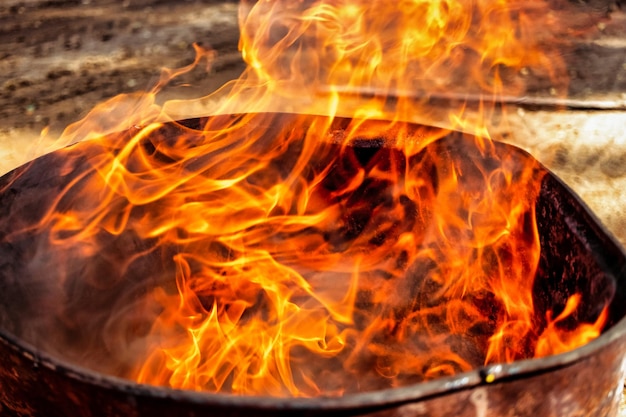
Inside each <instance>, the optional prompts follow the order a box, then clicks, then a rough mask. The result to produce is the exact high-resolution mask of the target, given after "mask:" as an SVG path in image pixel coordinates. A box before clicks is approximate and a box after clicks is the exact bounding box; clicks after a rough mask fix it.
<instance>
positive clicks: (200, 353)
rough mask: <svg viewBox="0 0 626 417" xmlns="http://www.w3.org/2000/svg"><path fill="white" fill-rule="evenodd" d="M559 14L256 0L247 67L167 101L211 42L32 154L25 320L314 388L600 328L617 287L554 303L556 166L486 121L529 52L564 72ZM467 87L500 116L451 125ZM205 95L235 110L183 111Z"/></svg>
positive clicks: (77, 342)
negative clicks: (554, 46)
mask: <svg viewBox="0 0 626 417" xmlns="http://www.w3.org/2000/svg"><path fill="white" fill-rule="evenodd" d="M547 10H548V9H547V6H546V5H545V4H543V2H539V1H531V2H528V1H524V2H522V1H515V0H507V1H504V0H480V1H477V2H464V1H457V0H447V1H431V0H428V1H421V0H412V1H400V2H389V1H386V0H385V1H382V0H381V1H372V0H367V1H365V0H358V1H355V0H351V1H327V0H317V1H312V0H308V1H300V2H294V1H280V0H275V1H263V2H258V3H254V4H247V2H244V4H243V5H242V8H241V29H242V33H241V43H240V46H241V49H242V52H243V56H244V59H245V60H246V61H247V63H248V64H249V68H248V70H247V71H246V73H244V75H243V76H242V77H241V79H239V80H237V81H235V82H233V83H231V84H228V85H226V86H225V87H224V88H223V89H222V90H221V91H219V92H217V93H216V94H214V95H212V96H210V97H208V98H204V99H200V100H198V101H196V102H186V103H180V102H169V103H166V104H165V105H164V106H162V107H158V106H156V105H155V104H154V99H155V95H156V92H157V90H158V88H161V87H162V86H163V85H164V84H165V83H167V82H168V81H169V80H171V79H172V78H175V77H176V76H178V75H179V74H181V73H184V72H185V71H188V70H191V69H192V67H194V66H196V65H197V64H198V63H199V62H200V61H201V60H202V59H204V58H208V57H210V55H211V52H210V51H204V50H201V49H200V48H198V60H197V62H196V63H195V64H194V65H193V66H191V67H189V68H185V69H182V70H180V71H166V72H165V75H164V78H163V80H162V82H161V83H160V84H159V86H157V88H156V89H155V91H154V92H153V93H149V94H145V95H143V96H141V98H140V100H138V101H137V102H136V107H135V108H134V109H133V112H132V114H131V115H129V116H128V118H126V119H124V120H123V121H121V122H120V121H116V122H115V123H110V120H109V121H106V122H103V116H104V115H112V114H116V113H115V111H112V110H111V107H114V106H116V105H117V104H116V103H118V101H113V102H110V103H106V104H104V105H102V106H100V107H99V108H97V109H95V110H94V111H93V112H92V114H91V115H90V116H89V117H88V118H87V119H85V120H84V121H81V122H80V123H78V124H76V125H74V126H71V127H70V128H68V130H67V131H66V133H65V136H64V138H63V143H65V144H67V143H73V142H77V141H79V140H80V141H82V143H78V144H76V145H75V146H71V147H67V148H63V149H61V150H57V151H56V152H54V154H52V155H53V156H52V157H50V158H49V159H47V160H46V161H48V162H46V163H45V164H43V163H39V164H37V163H34V164H33V165H32V170H42V172H37V171H35V172H34V173H35V174H36V175H35V177H37V176H41V177H46V176H48V175H49V174H48V172H51V173H54V174H55V175H54V176H50V177H48V178H47V179H46V180H45V181H42V182H41V183H38V184H37V187H41V188H38V191H36V192H33V195H32V200H31V199H30V198H29V199H27V204H25V207H23V211H22V210H20V213H17V212H12V213H10V215H8V216H5V217H4V218H3V220H2V222H3V224H2V230H10V231H11V232H10V233H8V234H7V235H5V236H4V237H3V245H9V246H11V247H17V248H19V250H20V253H23V259H25V260H27V261H28V265H29V266H28V267H27V271H28V273H29V274H30V276H29V279H30V280H31V281H30V283H29V284H28V286H29V288H28V290H29V291H35V292H36V293H37V296H36V297H35V298H34V299H35V300H37V303H36V304H37V308H38V309H39V313H37V314H35V315H34V316H33V317H32V318H31V319H29V320H30V321H29V324H28V326H25V327H26V330H24V329H23V330H21V332H23V334H24V335H25V337H26V338H27V339H28V340H30V341H32V342H33V343H34V344H36V345H39V346H45V349H46V350H47V351H49V352H53V353H55V354H57V355H59V356H61V357H65V358H70V359H71V360H72V361H74V362H77V363H80V364H83V365H84V366H87V367H89V368H92V369H95V370H98V371H102V372H104V373H108V374H113V375H118V376H122V377H125V378H129V379H132V380H135V381H137V382H140V383H146V384H153V385H162V386H166V387H172V388H182V389H189V390H200V391H209V392H222V393H234V394H245V395H264V396H305V397H312V396H341V395H344V394H348V393H355V392H363V391H371V390H378V389H383V388H391V387H399V386H405V385H408V384H413V383H417V382H422V381H427V380H431V379H434V378H438V377H442V376H449V375H454V374H457V373H461V372H465V371H468V370H471V369H476V368H479V367H481V366H483V365H485V364H494V363H508V362H512V361H516V360H520V359H527V358H533V357H543V356H548V355H554V354H558V353H561V352H565V351H569V350H572V349H575V348H577V347H579V346H582V345H584V344H586V343H587V342H589V341H590V340H592V339H594V338H596V337H597V336H599V334H600V332H601V331H602V329H603V327H604V326H605V324H606V322H607V317H608V307H607V306H608V302H609V301H610V297H611V296H612V294H608V295H607V297H605V300H606V303H605V304H604V305H602V306H600V307H599V308H595V309H592V311H590V310H589V307H588V306H586V305H585V303H584V302H583V299H584V295H583V294H580V293H576V294H573V295H568V296H567V297H564V298H563V299H561V300H558V302H556V306H557V307H556V308H553V309H549V310H547V311H545V310H543V309H542V308H538V304H539V305H542V306H545V304H546V303H545V301H544V300H541V299H540V297H539V296H538V295H537V291H536V288H537V286H538V285H540V284H538V283H537V280H538V279H539V278H541V277H542V275H541V274H542V266H541V251H542V245H541V241H540V236H539V233H538V227H537V223H536V207H537V206H536V203H537V198H538V196H539V194H540V191H541V186H542V178H543V175H544V172H545V171H544V170H542V169H541V167H540V166H539V165H538V164H537V163H536V162H535V161H534V160H533V159H532V158H529V157H528V156H527V155H526V154H524V153H523V152H521V151H519V150H517V149H515V148H512V147H509V146H507V145H503V144H501V143H498V142H497V141H493V140H492V138H490V136H489V132H488V131H487V129H486V127H485V123H484V122H483V120H484V119H485V118H488V117H490V115H491V112H493V111H494V109H495V106H496V105H497V102H498V98H499V97H500V96H501V95H503V94H509V95H510V94H519V93H520V92H523V88H524V85H523V82H522V78H521V76H520V75H519V74H520V71H521V70H522V68H524V71H542V72H544V73H548V74H551V75H552V77H553V78H554V80H555V86H556V87H557V90H559V91H561V90H562V88H563V87H564V86H563V85H560V84H558V80H559V76H560V74H561V72H562V67H561V63H560V62H559V61H558V60H556V59H553V57H552V56H551V55H550V53H549V52H550V51H546V50H542V49H540V48H539V44H538V41H537V40H536V38H533V37H531V36H530V35H529V32H530V31H529V22H530V21H531V20H532V21H534V25H535V27H536V26H537V22H536V21H535V19H537V18H539V17H541V18H542V19H544V20H545V21H544V22H543V23H545V24H546V25H550V24H553V23H554V22H553V21H552V20H551V19H552V18H553V16H552V15H551V14H550V13H547V12H546V11H547ZM522 72H523V71H522ZM455 89H456V90H457V92H459V91H460V92H466V93H468V94H470V93H471V94H472V95H473V96H474V97H475V96H477V95H478V96H479V97H482V99H481V101H480V103H479V117H477V118H476V117H466V115H465V103H459V105H458V106H457V107H454V108H452V106H450V108H447V109H445V110H446V112H447V121H446V122H445V123H443V124H445V125H446V126H444V127H432V126H433V125H441V124H442V123H441V118H440V117H439V116H437V117H435V116H434V115H433V113H434V109H432V108H431V105H430V103H429V101H428V98H429V97H430V95H431V94H443V93H448V92H450V91H453V90H455ZM117 100H121V99H117ZM183 105H184V106H185V107H186V108H192V109H193V108H194V106H200V105H202V106H211V107H212V108H213V111H212V113H213V114H215V115H214V116H212V117H206V118H200V119H190V120H186V121H178V122H176V121H174V120H173V117H172V115H174V114H179V113H180V109H181V108H183ZM276 110H282V111H286V112H289V113H288V114H285V113H276V112H275V111H276ZM437 112H438V113H437V114H438V115H440V112H441V109H438V110H437ZM340 116H344V117H340ZM435 119H436V120H435ZM104 120H107V119H106V118H105V119H104ZM416 121H421V122H422V124H419V123H414V122H416ZM426 122H428V123H426ZM133 124H134V125H135V126H134V127H132V128H128V126H131V125H133ZM114 132H118V133H114ZM120 132H121V133H120ZM87 139H89V140H87ZM495 139H497V138H495ZM32 170H31V171H30V174H29V170H28V169H26V170H22V171H18V172H17V174H16V180H15V181H20V178H23V176H26V177H27V178H30V177H28V175H33V171H32ZM43 170H45V171H48V172H44V171H43ZM29 181H31V180H30V179H29V180H23V183H22V185H23V186H24V187H26V186H27V185H28V184H29ZM10 186H11V184H8V185H7V186H5V190H8V189H9V188H10ZM59 188H60V189H61V190H62V191H61V192H60V193H58V189H59ZM5 194H6V192H5ZM7 198H9V197H7ZM7 204H8V203H7ZM606 291H609V292H610V289H607V290H606ZM560 294H561V295H562V294H563V293H560ZM33 310H34V305H25V306H23V307H22V311H20V314H22V313H24V312H25V311H27V312H32V311H33ZM16 314H17V313H16ZM5 321H6V320H5ZM51 329H57V330H58V331H56V332H52V331H51ZM41 334H45V340H43V339H42V337H40V335H41Z"/></svg>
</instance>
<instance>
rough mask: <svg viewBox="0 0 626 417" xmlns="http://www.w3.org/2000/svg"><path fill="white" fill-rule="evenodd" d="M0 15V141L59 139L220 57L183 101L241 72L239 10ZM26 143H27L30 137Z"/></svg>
mask: <svg viewBox="0 0 626 417" xmlns="http://www.w3.org/2000/svg"><path fill="white" fill-rule="evenodd" d="M2 3H3V5H0V135H1V134H5V135H6V134H10V133H11V132H14V134H15V133H16V132H35V133H36V132H38V131H40V130H41V129H42V128H44V127H46V126H47V127H49V128H50V129H51V131H53V132H58V131H60V130H62V129H63V128H64V127H65V126H66V125H67V124H69V123H71V122H73V121H75V120H78V119H80V118H81V117H82V116H84V115H85V114H86V112H87V111H88V110H89V109H91V108H92V107H93V106H94V105H95V104H97V103H99V102H101V101H103V100H104V99H107V98H109V97H112V96H115V95H117V94H120V93H126V92H131V91H137V90H142V89H149V88H150V87H151V86H152V85H153V84H154V83H155V82H156V81H157V80H158V78H159V74H160V71H161V68H162V67H169V68H179V67H182V66H184V65H187V64H189V63H190V62H192V61H193V58H194V56H195V54H194V49H193V46H192V44H193V43H198V44H200V45H202V46H203V47H210V48H213V49H214V50H216V51H217V52H218V59H217V61H216V62H215V64H214V67H213V72H212V73H211V74H207V73H206V72H205V73H202V72H200V73H197V74H195V79H193V80H188V81H192V82H193V83H194V88H193V89H190V88H185V87H180V88H178V89H176V91H175V94H176V95H177V96H179V97H181V98H183V97H188V96H191V95H198V94H200V95H204V94H208V93H209V92H211V91H212V90H214V89H215V88H216V87H218V86H220V85H221V84H223V83H224V82H225V81H227V80H229V79H232V78H236V77H237V76H238V75H239V73H240V72H241V71H242V69H243V62H242V60H241V58H240V54H239V53H238V51H237V42H238V28H237V7H238V5H237V2H234V1H210V0H205V1H199V0H196V1H179V0H149V1H147V0H125V1H119V0H82V1H78V0H56V1H54V0H49V1H44V0H22V1H14V0H4V1H3V2H2ZM26 136H28V135H26Z"/></svg>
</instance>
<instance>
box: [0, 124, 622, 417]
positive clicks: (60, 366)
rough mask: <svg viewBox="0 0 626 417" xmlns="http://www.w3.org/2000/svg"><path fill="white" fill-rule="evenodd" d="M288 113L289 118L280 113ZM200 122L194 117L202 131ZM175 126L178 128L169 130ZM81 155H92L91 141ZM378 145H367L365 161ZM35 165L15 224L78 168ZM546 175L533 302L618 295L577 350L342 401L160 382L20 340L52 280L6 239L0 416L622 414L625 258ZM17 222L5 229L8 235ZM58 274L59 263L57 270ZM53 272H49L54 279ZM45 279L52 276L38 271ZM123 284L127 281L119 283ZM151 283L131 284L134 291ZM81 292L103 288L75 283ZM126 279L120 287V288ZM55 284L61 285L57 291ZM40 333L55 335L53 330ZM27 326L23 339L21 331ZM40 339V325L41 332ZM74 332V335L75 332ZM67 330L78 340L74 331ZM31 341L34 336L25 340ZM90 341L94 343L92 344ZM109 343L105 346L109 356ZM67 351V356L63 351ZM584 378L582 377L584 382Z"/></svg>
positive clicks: (9, 179)
mask: <svg viewBox="0 0 626 417" xmlns="http://www.w3.org/2000/svg"><path fill="white" fill-rule="evenodd" d="M277 117H278V119H277V120H278V121H283V122H284V121H285V120H286V119H285V118H286V117H288V116H277ZM202 125H203V122H202V121H198V120H193V121H188V122H186V126H187V127H190V128H200V127H201V126H202ZM168 129H172V132H171V133H172V134H173V135H175V134H176V130H177V129H178V128H177V127H176V126H171V127H168ZM459 140H460V138H459V137H458V135H455V134H452V135H450V136H449V137H446V138H444V139H441V140H440V141H438V142H436V143H434V144H433V145H431V146H432V147H434V148H435V151H436V152H438V153H446V152H448V153H452V152H454V150H455V149H457V148H456V147H457V144H458V141H459ZM497 147H498V151H499V152H502V153H512V154H515V155H516V158H521V159H525V158H532V157H531V156H530V155H528V154H526V153H524V152H523V151H521V150H519V149H517V148H515V147H512V146H510V145H503V144H497ZM74 149H75V151H76V152H79V153H82V154H84V159H83V162H85V163H86V161H87V160H88V159H89V154H90V146H89V144H88V143H84V144H79V145H77V146H76V147H75V148H74ZM373 153H375V150H372V149H370V148H367V149H366V150H364V151H363V153H362V154H361V157H362V158H370V157H371V155H372V154H373ZM33 167H34V168H35V169H32V168H31V169H29V170H24V169H18V170H16V171H14V172H13V173H12V174H8V175H7V176H5V177H3V178H1V179H0V214H1V215H2V216H3V217H4V218H5V219H6V218H9V219H12V220H11V221H10V222H4V224H5V228H8V229H11V228H14V229H13V230H17V229H19V228H20V227H23V226H24V224H28V223H29V222H31V223H32V222H34V221H36V220H37V219H38V218H40V217H41V216H42V215H43V212H45V206H43V205H42V204H41V201H46V199H50V198H53V197H54V196H55V195H57V194H58V193H59V191H60V190H61V189H63V187H64V186H65V184H66V183H68V182H69V181H72V180H73V178H74V177H73V175H74V174H73V172H80V171H81V167H80V164H79V165H77V166H74V169H75V170H74V171H72V170H68V169H67V167H65V166H64V160H63V158H61V157H59V156H58V155H56V154H51V155H47V156H44V157H42V158H40V159H38V160H36V161H34V162H33ZM538 175H543V180H542V189H541V194H540V197H539V199H538V201H537V203H536V212H537V226H538V228H539V235H540V243H541V247H542V254H541V260H540V267H539V272H538V273H537V277H536V281H535V289H534V301H535V303H536V305H537V306H538V308H539V309H540V310H542V311H547V310H548V309H552V310H554V311H559V310H561V309H562V308H563V307H564V305H565V302H566V301H567V299H568V297H569V296H571V295H572V294H574V293H581V294H583V300H582V305H583V306H584V308H582V309H579V311H578V315H579V316H578V317H576V319H577V320H580V321H592V320H593V319H594V318H595V317H597V316H598V314H599V310H600V309H602V306H604V305H605V303H607V302H609V303H610V304H609V305H610V308H609V319H608V325H607V326H608V327H607V330H606V331H605V332H604V333H603V334H602V335H601V336H600V337H599V338H598V339H596V340H594V341H593V342H591V343H589V344H587V345H585V346H583V347H581V348H579V349H576V350H574V351H571V352H568V353H565V354H561V355H556V356H549V357H545V358H542V359H533V360H524V361H518V362H514V363H512V364H508V365H491V366H487V367H483V368H480V369H477V370H475V371H472V372H466V373H462V374H458V375H456V376H454V377H446V378H441V379H437V380H434V381H431V382H427V383H422V384H417V385H411V386H406V387H402V388H398V389H387V390H380V391H373V392H367V393H361V394H351V395H346V396H344V397H341V398H315V399H277V398H266V397H236V396H228V395H211V394H203V393H195V392H188V391H176V390H170V389H166V388H160V387H150V386H142V385H138V384H134V383H132V382H129V381H126V380H123V379H120V378H115V377H110V376H106V375H103V374H100V373H98V372H97V370H96V371H94V370H87V369H84V368H81V367H79V366H76V365H75V364H72V363H69V362H68V361H66V360H60V359H59V355H55V354H53V353H51V352H43V351H41V350H39V349H37V348H35V347H33V346H32V345H31V344H29V343H28V341H27V340H28V339H29V337H28V335H26V336H27V337H20V336H19V335H20V332H21V331H23V329H19V327H20V322H21V320H20V317H21V316H23V315H28V314H32V313H33V312H35V311H36V310H37V309H38V308H39V306H41V305H42V303H45V302H46V300H47V297H51V296H54V292H53V291H54V288H45V287H44V288H34V287H33V286H32V285H29V281H28V279H29V277H28V275H27V273H26V272H27V268H25V267H24V265H21V264H20V263H21V262H23V258H24V257H28V256H32V253H30V252H29V250H30V249H29V245H31V244H32V242H31V241H29V240H28V239H26V240H23V241H17V242H15V241H14V242H12V243H10V244H7V243H2V244H0V260H1V261H0V262H1V265H2V267H1V268H0V415H2V416H5V415H6V416H19V417H22V416H36V417H44V416H45V417H62V416H63V417H65V416H150V417H158V416H173V415H176V416H189V417H191V416H201V415H211V416H225V417H235V416H260V417H263V416H292V415H293V416H370V417H392V416H394V417H395V416H398V417H404V416H422V417H427V416H428V417H457V416H459V417H496V416H497V417H500V416H518V417H531V416H532V417H544V416H545V417H567V416H594V417H611V416H615V415H616V413H617V410H618V406H619V399H620V394H621V387H620V383H621V381H623V378H624V376H625V374H626V361H625V360H624V359H623V356H624V344H625V343H626V321H625V320H624V316H625V315H626V288H625V287H626V281H625V280H626V256H625V255H624V252H623V250H622V249H621V248H620V246H619V245H618V244H617V243H616V242H615V240H614V239H613V238H612V237H611V236H610V235H609V234H608V233H607V232H606V231H605V230H604V228H603V227H602V226H601V225H600V224H599V222H598V221H597V219H596V218H595V217H594V216H593V214H591V213H590V212H589V210H588V209H587V207H586V206H585V205H584V204H583V203H582V202H581V201H580V199H579V198H578V197H576V196H575V195H574V194H573V193H572V192H571V190H569V189H568V188H567V187H566V186H564V185H563V184H562V183H561V181H560V180H558V178H556V177H555V176H554V175H552V174H551V173H550V172H548V171H543V170H542V169H539V171H538ZM10 232H11V230H1V231H0V238H1V239H0V240H1V241H4V237H5V236H6V234H7V233H10ZM142 245H143V244H142V243H138V242H136V241H134V240H133V239H125V240H123V241H116V242H112V243H111V247H112V248H116V250H117V251H133V250H145V249H146V248H145V247H144V246H142ZM99 267H106V268H110V269H111V271H112V273H122V272H120V271H116V270H115V269H114V268H115V256H113V258H112V260H111V259H109V258H103V259H102V262H101V263H100V264H99ZM161 267H162V265H160V264H159V262H158V260H156V258H154V259H153V258H150V257H149V256H148V257H147V258H146V259H145V260H144V261H143V262H139V263H137V264H135V265H134V266H133V267H132V268H131V269H130V270H129V271H125V272H124V273H127V274H129V276H134V275H143V276H151V275H152V274H158V271H159V270H160V269H161ZM50 274H51V275H53V274H54V271H50ZM44 278H45V277H44ZM40 282H45V279H44V280H40ZM116 285H120V286H124V285H126V284H125V280H122V281H120V282H119V283H118V284H116ZM149 285H150V282H147V283H145V284H144V286H139V287H138V286H136V285H134V284H133V285H132V286H131V288H132V289H133V290H134V291H142V290H145V288H146V286H149ZM73 290H74V291H75V292H74V293H73V294H76V295H77V296H81V297H93V303H98V302H103V301H98V297H99V294H93V293H91V292H90V291H88V289H87V288H74V289H73ZM118 290H119V288H116V289H115V291H113V292H112V294H118V293H119V292H118ZM51 291H52V293H51ZM31 331H35V332H39V333H42V334H44V335H45V332H46V329H45V327H42V328H35V329H31ZM16 335H17V336H16ZM40 336H41V334H40ZM69 336H71V335H69ZM69 336H68V337H69ZM25 340H26V341H25ZM84 342H85V343H87V342H89V341H84ZM105 353H106V350H103V353H102V354H105ZM61 356H62V355H61ZM574 381H576V383H574Z"/></svg>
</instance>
